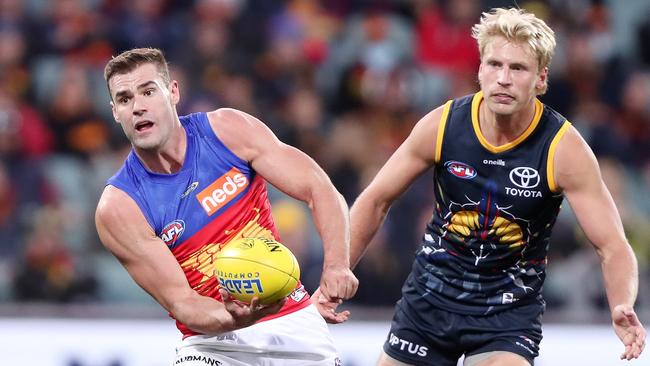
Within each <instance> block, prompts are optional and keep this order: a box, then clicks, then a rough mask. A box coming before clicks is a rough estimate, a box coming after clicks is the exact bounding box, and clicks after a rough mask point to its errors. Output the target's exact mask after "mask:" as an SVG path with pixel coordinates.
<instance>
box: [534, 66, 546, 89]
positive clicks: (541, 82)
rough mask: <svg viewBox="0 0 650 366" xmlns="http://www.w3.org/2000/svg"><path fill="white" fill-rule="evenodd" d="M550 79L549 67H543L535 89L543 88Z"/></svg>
mask: <svg viewBox="0 0 650 366" xmlns="http://www.w3.org/2000/svg"><path fill="white" fill-rule="evenodd" d="M547 81H548V67H545V68H543V69H542V70H541V71H540V72H539V75H538V77H537V82H536V83H535V89H537V90H543V89H544V86H546V83H547Z"/></svg>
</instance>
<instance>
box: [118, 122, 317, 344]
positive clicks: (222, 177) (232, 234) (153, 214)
mask: <svg viewBox="0 0 650 366" xmlns="http://www.w3.org/2000/svg"><path fill="white" fill-rule="evenodd" d="M180 120H181V123H182V125H183V127H184V128H185V132H186V134H187V151H186V155H185V161H184V163H183V167H182V168H181V169H180V171H178V172H177V173H174V174H157V173H153V172H150V171H148V170H147V169H146V168H145V167H144V165H142V163H141V161H140V160H139V159H138V157H137V156H136V154H135V153H134V152H133V151H131V153H130V154H129V156H128V157H127V159H126V161H125V163H124V165H123V166H122V168H121V169H120V170H119V171H118V172H117V173H116V174H115V175H114V176H113V177H111V178H110V179H109V180H108V184H110V185H113V186H115V187H117V188H119V189H121V190H123V191H124V192H126V193H127V194H128V195H129V196H130V197H131V198H132V199H133V200H134V201H135V202H136V203H137V204H138V206H139V207H140V209H141V210H142V213H143V214H144V216H145V217H146V219H147V221H148V222H149V224H150V225H151V227H152V228H153V229H154V231H155V233H156V235H158V236H159V237H160V238H161V239H162V240H163V241H164V242H165V244H167V246H168V247H169V250H171V252H172V253H173V254H174V256H175V257H176V260H177V261H178V263H179V265H180V266H181V268H182V269H183V271H184V272H185V276H186V277H187V280H188V282H189V284H190V286H192V288H193V289H194V290H196V291H197V292H198V293H200V294H201V295H204V296H208V297H212V298H214V299H217V300H221V298H220V295H219V291H218V287H219V281H218V280H217V277H216V276H215V271H216V268H215V266H214V254H215V253H216V252H217V251H219V249H220V248H221V247H222V246H224V245H225V244H227V243H229V242H230V241H231V240H233V239H235V238H242V237H266V238H271V239H275V240H278V241H280V237H279V235H278V232H277V230H276V228H275V224H274V223H273V217H272V216H271V206H270V203H269V199H268V196H267V190H266V182H265V180H264V179H263V178H262V177H261V176H259V175H257V174H256V172H255V171H254V170H253V168H252V167H251V166H250V165H249V164H248V162H247V161H244V160H242V159H240V158H239V157H238V156H236V155H235V154H233V153H232V152H231V151H230V150H229V149H228V148H227V147H226V146H225V145H224V144H223V143H222V142H221V141H220V140H219V139H218V138H217V136H216V135H215V134H214V132H213V130H212V127H211V126H210V123H209V121H208V117H207V114H205V113H195V114H191V115H188V116H183V117H181V118H180ZM308 304H309V295H308V294H307V292H306V291H305V290H304V288H303V286H302V285H301V284H300V283H299V284H298V286H297V287H296V290H295V291H294V292H293V293H292V294H291V295H290V296H289V298H288V299H287V302H286V304H285V306H284V307H283V308H282V310H280V312H279V313H277V314H273V315H272V316H269V317H266V318H264V319H262V320H261V321H264V320H268V319H272V318H275V317H279V316H283V315H285V314H288V313H291V312H294V311H297V310H300V309H302V308H304V307H305V306H307V305H308ZM177 327H178V329H179V330H180V331H181V332H182V333H183V336H184V337H187V336H190V335H194V334H196V333H194V332H193V331H191V330H190V329H188V328H187V327H186V326H185V325H183V324H182V323H180V322H178V321H177Z"/></svg>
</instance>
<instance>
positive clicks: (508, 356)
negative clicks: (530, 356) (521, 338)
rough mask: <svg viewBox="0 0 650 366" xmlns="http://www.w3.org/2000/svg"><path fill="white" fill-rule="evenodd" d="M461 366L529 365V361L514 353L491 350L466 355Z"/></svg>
mask: <svg viewBox="0 0 650 366" xmlns="http://www.w3.org/2000/svg"><path fill="white" fill-rule="evenodd" d="M463 366H530V362H528V360H526V358H524V357H523V356H521V355H518V354H516V353H512V352H506V351H491V352H484V353H478V354H475V355H471V356H469V357H466V358H465V361H464V362H463Z"/></svg>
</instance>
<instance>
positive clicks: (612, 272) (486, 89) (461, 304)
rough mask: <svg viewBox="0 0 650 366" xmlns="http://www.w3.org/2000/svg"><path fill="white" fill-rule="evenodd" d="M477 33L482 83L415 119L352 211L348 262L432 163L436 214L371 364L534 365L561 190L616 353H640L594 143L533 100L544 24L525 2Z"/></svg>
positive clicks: (538, 89)
mask: <svg viewBox="0 0 650 366" xmlns="http://www.w3.org/2000/svg"><path fill="white" fill-rule="evenodd" d="M472 32H473V36H474V38H475V39H476V40H477V43H478V48H479V51H480V56H481V63H480V67H479V70H478V80H479V83H480V91H478V92H477V93H475V94H473V95H468V96H465V97H461V98H458V99H454V100H450V101H448V102H447V103H445V104H444V105H442V106H440V107H438V108H436V109H434V110H433V111H431V112H430V113H428V114H427V115H426V116H424V117H423V118H422V119H421V120H420V121H419V122H418V123H417V124H416V125H415V127H414V128H413V130H412V131H411V133H410V135H409V136H408V137H407V139H406V140H405V141H404V143H403V144H402V145H401V146H400V147H399V148H398V149H397V150H396V151H395V153H394V154H393V155H392V156H391V157H390V159H389V160H388V161H387V162H386V164H385V165H384V166H383V167H382V168H381V170H380V171H379V172H378V174H377V175H376V177H375V178H374V180H373V181H372V182H371V183H370V185H369V186H368V187H367V188H366V189H365V190H364V191H363V192H362V193H361V195H360V196H359V197H358V199H357V200H356V202H355V203H354V205H353V207H352V209H351V237H352V239H351V259H350V262H351V264H352V265H353V266H354V265H356V264H357V263H358V261H359V260H360V259H361V257H362V255H363V254H364V252H365V251H366V249H367V247H368V245H369V243H370V241H371V240H372V238H373V236H374V234H375V233H376V232H377V230H378V228H379V227H380V225H381V224H382V222H383V220H384V218H385V217H386V214H387V212H388V210H389V208H390V206H391V204H392V202H393V201H394V200H395V199H396V198H397V197H398V196H399V195H400V194H401V193H402V192H404V191H405V190H406V189H407V188H408V187H409V185H410V184H411V183H412V182H413V180H414V179H415V178H416V177H418V176H419V175H421V174H422V173H423V172H425V171H426V170H428V169H430V168H433V169H434V182H433V183H434V184H433V187H432V189H433V190H434V194H435V197H436V201H435V203H434V205H433V215H432V218H431V221H430V222H429V223H428V225H427V227H426V229H425V233H424V235H423V237H422V245H421V247H420V249H419V250H418V252H417V254H416V258H415V261H414V264H413V269H412V272H411V274H410V275H409V277H408V278H407V279H406V282H405V283H404V286H403V288H402V298H401V299H400V300H399V302H398V303H397V305H396V308H395V313H394V317H393V321H392V325H391V329H390V332H389V334H388V337H387V339H386V342H385V343H384V347H383V352H382V354H381V356H380V359H379V361H378V364H379V365H405V364H406V365H436V366H454V365H456V364H457V362H458V360H459V359H460V358H461V356H464V357H465V361H464V365H465V366H487V365H499V366H524V365H529V364H530V365H532V364H533V362H534V359H535V357H536V356H537V355H538V350H539V342H540V340H541V338H542V329H541V316H542V314H543V312H544V308H545V303H544V300H543V298H542V292H541V291H542V284H543V282H544V278H545V270H546V260H547V250H548V245H549V237H550V233H551V228H552V226H553V224H554V222H555V219H556V217H557V214H558V212H559V209H560V204H561V202H562V200H563V198H564V197H566V199H567V200H568V201H569V203H570V204H571V207H572V209H573V211H574V212H575V214H576V216H577V218H578V221H579V223H580V225H581V227H582V229H583V230H584V232H585V234H586V235H587V237H588V238H589V240H590V241H591V243H592V244H593V246H594V248H595V250H596V251H597V253H598V255H599V256H600V260H601V264H602V273H603V275H604V279H605V281H604V283H605V290H606V292H607V298H608V301H609V306H610V310H611V316H612V324H613V327H614V331H615V332H616V334H617V335H618V337H619V338H620V340H621V342H622V343H623V346H624V349H623V352H622V355H621V358H622V359H626V360H630V359H633V358H638V357H639V355H640V354H641V352H642V351H643V348H644V346H645V336H646V331H645V329H644V327H643V325H642V324H641V323H640V321H639V319H638V318H637V315H636V313H635V311H634V307H633V306H634V302H635V299H636V295H637V286H638V273H637V262H636V258H635V256H634V253H633V252H632V250H631V248H630V246H629V244H628V242H627V240H626V238H625V234H624V232H623V227H622V224H621V219H620V217H619V214H618V212H617V210H616V206H615V205H614V202H613V200H612V197H611V195H610V194H609V192H608V190H607V188H606V187H605V184H604V183H603V181H602V179H601V176H600V171H599V167H598V163H597V161H596V158H595V157H594V154H593V153H592V151H591V149H590V148H589V146H587V144H586V143H585V141H584V140H583V139H582V138H581V137H580V135H579V134H578V132H577V131H576V129H575V128H573V127H572V126H571V123H570V122H569V121H567V120H566V119H565V118H564V117H562V116H561V115H560V114H558V113H557V112H555V111H553V110H552V109H551V108H550V107H548V106H546V105H544V104H542V103H541V102H540V101H539V100H538V99H537V96H538V95H541V94H543V93H544V92H545V91H546V88H547V80H548V72H549V71H548V66H549V64H550V61H551V58H552V56H553V52H554V48H555V36H554V33H553V31H552V30H551V29H550V28H549V27H548V26H547V25H546V24H545V23H544V21H542V20H541V19H539V18H537V17H535V15H534V14H531V13H527V12H525V11H523V10H521V9H493V10H492V11H490V12H487V13H483V15H482V17H481V20H480V22H479V23H478V24H476V25H475V26H474V27H473V29H472ZM554 244H555V245H562V243H554ZM404 245H410V244H409V243H404Z"/></svg>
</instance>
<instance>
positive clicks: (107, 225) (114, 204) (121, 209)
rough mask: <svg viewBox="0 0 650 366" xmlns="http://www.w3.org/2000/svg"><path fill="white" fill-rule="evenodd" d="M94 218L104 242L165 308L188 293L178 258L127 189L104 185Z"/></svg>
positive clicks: (137, 281)
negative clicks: (124, 190)
mask: <svg viewBox="0 0 650 366" xmlns="http://www.w3.org/2000/svg"><path fill="white" fill-rule="evenodd" d="M95 222H96V226H97V233H98V234H99V238H100V240H101V241H102V243H103V244H104V246H105V247H106V248H107V249H108V250H109V251H110V252H111V253H113V255H115V257H116V258H117V259H118V260H119V261H120V263H122V265H124V267H125V268H126V270H127V271H128V273H129V274H130V275H131V277H132V278H133V280H134V281H135V282H136V283H137V284H138V285H139V286H140V287H142V288H143V289H144V290H145V291H147V292H148V293H149V294H150V295H151V296H153V297H154V298H155V299H156V300H157V301H158V302H159V303H160V304H161V305H162V306H163V307H164V308H165V309H167V310H170V309H171V305H172V302H173V300H174V299H176V300H178V299H181V298H182V297H183V296H187V295H188V291H191V288H190V287H189V285H188V283H187V279H186V278H185V276H184V274H183V271H182V269H181V268H180V266H179V265H178V262H177V261H176V259H175V258H174V256H173V255H172V253H171V252H170V251H169V249H168V248H167V247H166V245H165V244H164V242H163V241H162V240H161V239H160V238H158V237H156V235H155V233H154V232H153V230H152V229H151V227H150V226H149V223H148V222H147V221H146V219H145V218H144V215H143V214H142V213H141V211H140V209H139V208H138V206H137V205H136V203H135V202H134V201H133V200H132V199H131V198H130V197H128V195H127V194H126V193H124V192H123V191H121V190H119V189H117V188H115V187H112V186H107V187H106V189H105V190H104V193H103V194H102V197H101V199H100V202H99V204H98V206H97V212H96V215H95Z"/></svg>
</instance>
